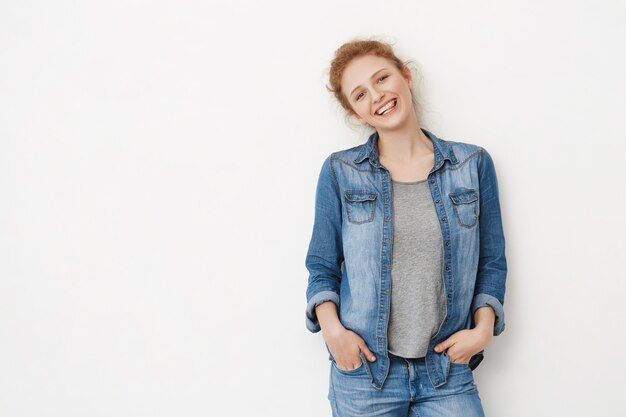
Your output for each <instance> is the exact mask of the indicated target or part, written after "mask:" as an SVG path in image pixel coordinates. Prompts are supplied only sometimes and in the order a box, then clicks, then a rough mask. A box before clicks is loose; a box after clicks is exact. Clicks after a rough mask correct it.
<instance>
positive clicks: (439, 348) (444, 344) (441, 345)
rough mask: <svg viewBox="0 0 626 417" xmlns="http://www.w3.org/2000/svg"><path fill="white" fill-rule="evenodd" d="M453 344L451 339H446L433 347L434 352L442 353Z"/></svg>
mask: <svg viewBox="0 0 626 417" xmlns="http://www.w3.org/2000/svg"><path fill="white" fill-rule="evenodd" d="M453 344H454V340H453V339H452V338H448V339H446V340H444V341H443V342H441V343H439V344H438V345H436V346H435V352H443V351H444V350H446V349H448V348H449V347H450V346H452V345H453Z"/></svg>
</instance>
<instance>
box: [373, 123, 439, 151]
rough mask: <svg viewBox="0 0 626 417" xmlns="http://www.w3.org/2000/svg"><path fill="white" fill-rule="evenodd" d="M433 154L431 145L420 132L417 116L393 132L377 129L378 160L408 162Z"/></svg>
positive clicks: (428, 139)
mask: <svg viewBox="0 0 626 417" xmlns="http://www.w3.org/2000/svg"><path fill="white" fill-rule="evenodd" d="M432 153H433V143H432V141H431V140H430V138H428V136H426V135H425V134H424V132H422V129H421V126H420V124H419V122H418V120H417V116H416V117H414V118H411V119H410V120H408V121H407V123H405V125H403V126H401V127H398V128H396V129H393V130H383V129H378V155H379V158H383V159H393V160H408V159H413V158H421V157H427V156H429V155H431V154H432Z"/></svg>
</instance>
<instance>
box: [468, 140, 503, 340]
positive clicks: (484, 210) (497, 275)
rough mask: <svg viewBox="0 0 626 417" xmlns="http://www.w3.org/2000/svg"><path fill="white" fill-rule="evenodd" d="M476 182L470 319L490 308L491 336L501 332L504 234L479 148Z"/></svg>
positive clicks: (491, 170) (491, 175)
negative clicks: (476, 252)
mask: <svg viewBox="0 0 626 417" xmlns="http://www.w3.org/2000/svg"><path fill="white" fill-rule="evenodd" d="M478 171H479V180H480V191H479V195H480V213H479V227H480V256H479V261H478V272H477V275H476V286H475V288H474V298H473V300H472V306H471V309H472V317H474V313H475V312H476V310H477V309H479V308H481V307H485V306H491V307H492V308H493V310H494V312H495V316H496V320H495V323H494V328H493V335H494V336H498V335H499V334H500V333H502V331H504V327H505V323H504V293H505V289H506V275H507V264H506V256H505V241H504V231H503V228H502V216H501V212H500V201H499V195H498V181H497V178H496V170H495V166H494V163H493V160H492V158H491V155H489V153H488V152H487V151H486V150H485V149H483V148H481V154H480V162H479V165H478Z"/></svg>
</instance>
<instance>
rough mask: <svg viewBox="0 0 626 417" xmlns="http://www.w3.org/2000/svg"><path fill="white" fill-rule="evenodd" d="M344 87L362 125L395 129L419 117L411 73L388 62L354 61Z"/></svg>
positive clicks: (373, 59) (378, 59)
mask: <svg viewBox="0 0 626 417" xmlns="http://www.w3.org/2000/svg"><path fill="white" fill-rule="evenodd" d="M341 87H342V92H343V94H344V95H345V96H346V97H347V99H348V102H349V103H350V105H351V106H352V109H353V110H354V115H355V117H356V118H357V119H358V120H359V121H360V122H361V123H367V124H369V125H371V126H372V127H374V128H376V129H394V128H397V127H398V126H401V125H403V124H404V123H405V121H406V120H407V119H408V118H409V117H415V113H414V109H413V101H412V95H411V88H412V87H413V80H412V78H411V73H410V71H409V70H408V69H406V68H405V73H404V74H402V73H401V72H400V71H399V70H398V68H397V67H396V66H395V65H394V64H393V63H392V62H391V61H388V60H387V59H385V58H381V57H378V56H374V55H364V56H361V57H358V58H354V59H353V60H352V61H351V62H350V63H349V64H348V66H347V67H346V69H345V70H344V73H343V75H342V77H341Z"/></svg>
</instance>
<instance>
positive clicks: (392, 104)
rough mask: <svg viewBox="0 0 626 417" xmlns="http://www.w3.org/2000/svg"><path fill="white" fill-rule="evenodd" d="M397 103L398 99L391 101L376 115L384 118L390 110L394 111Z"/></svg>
mask: <svg viewBox="0 0 626 417" xmlns="http://www.w3.org/2000/svg"><path fill="white" fill-rule="evenodd" d="M396 101H397V99H395V98H394V99H393V100H391V101H390V102H389V103H388V104H387V105H386V106H385V107H383V108H382V109H380V110H379V111H377V112H376V114H378V115H379V116H382V115H383V114H385V113H386V112H387V111H388V110H390V109H392V108H393V107H394V106H395V105H396Z"/></svg>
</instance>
